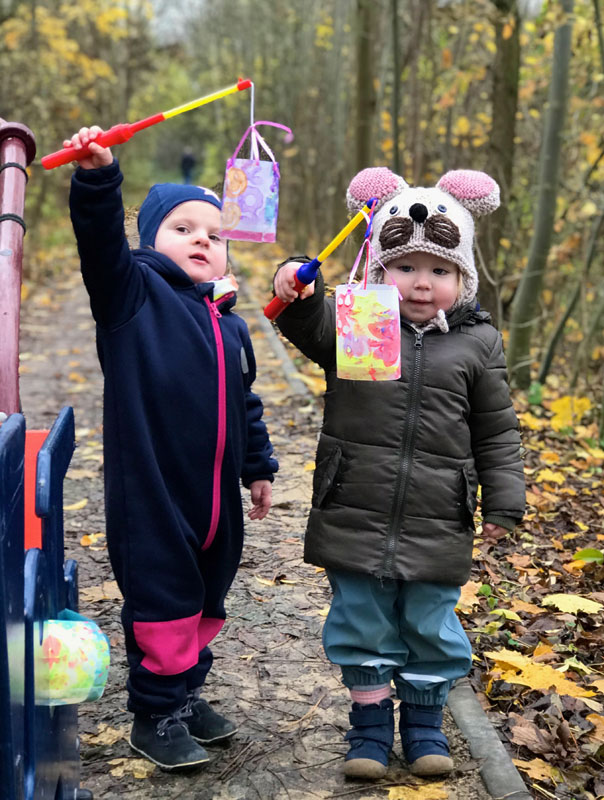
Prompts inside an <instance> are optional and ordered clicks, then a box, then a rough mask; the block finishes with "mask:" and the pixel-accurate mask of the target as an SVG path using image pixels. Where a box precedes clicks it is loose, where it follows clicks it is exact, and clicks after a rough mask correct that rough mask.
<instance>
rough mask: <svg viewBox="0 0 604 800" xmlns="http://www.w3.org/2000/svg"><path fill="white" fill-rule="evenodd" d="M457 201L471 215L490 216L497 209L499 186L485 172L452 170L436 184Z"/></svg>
mask: <svg viewBox="0 0 604 800" xmlns="http://www.w3.org/2000/svg"><path fill="white" fill-rule="evenodd" d="M436 185H437V187H438V188H439V189H442V190H443V191H444V192H447V193H448V194H450V195H453V197H454V198H455V199H456V200H458V201H459V202H460V203H461V204H462V206H464V207H465V208H467V209H468V211H469V212H470V213H471V214H474V215H475V216H480V215H481V214H490V213H491V211H495V209H496V208H498V207H499V185H498V184H497V182H496V181H494V180H493V178H491V177H490V175H487V174H486V172H479V171H478V170H473V169H454V170H451V171H450V172H446V173H445V174H444V175H443V176H442V178H441V179H440V180H439V182H438V183H437V184H436Z"/></svg>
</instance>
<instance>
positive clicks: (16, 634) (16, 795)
mask: <svg viewBox="0 0 604 800" xmlns="http://www.w3.org/2000/svg"><path fill="white" fill-rule="evenodd" d="M74 446H75V434H74V419H73V410H72V409H71V408H68V407H66V408H64V409H62V411H61V412H60V414H59V415H58V417H57V419H56V421H55V423H54V425H53V427H52V429H51V431H50V433H49V434H48V436H47V438H46V440H45V442H44V444H43V446H42V448H41V450H40V453H39V455H38V463H37V473H36V513H37V514H38V516H40V517H41V518H42V549H37V548H34V549H31V550H28V551H27V552H24V547H23V542H24V530H23V525H24V505H23V491H24V452H25V420H24V418H23V416H22V415H21V414H16V413H15V414H11V415H10V416H9V417H8V420H7V421H6V422H5V423H4V424H3V425H2V426H0V719H1V720H2V724H1V725H0V800H47V798H48V800H67V799H68V798H69V800H90V798H92V794H91V793H90V792H89V791H88V790H86V789H81V788H80V786H79V772H80V757H79V740H78V735H77V706H75V705H65V706H42V705H36V701H35V694H34V637H40V640H41V639H42V636H43V630H44V620H47V619H56V618H57V617H58V615H59V613H60V612H61V611H62V610H63V609H70V610H72V611H77V597H78V588H77V564H76V562H75V561H73V560H70V561H67V562H66V563H64V551H63V479H64V477H65V473H66V472H67V468H68V466H69V462H70V460H71V456H72V454H73V450H74Z"/></svg>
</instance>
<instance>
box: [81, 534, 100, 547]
mask: <svg viewBox="0 0 604 800" xmlns="http://www.w3.org/2000/svg"><path fill="white" fill-rule="evenodd" d="M104 538H105V534H104V533H85V534H84V536H82V538H81V539H80V544H81V545H82V547H90V545H91V544H96V542H97V541H98V540H99V539H104Z"/></svg>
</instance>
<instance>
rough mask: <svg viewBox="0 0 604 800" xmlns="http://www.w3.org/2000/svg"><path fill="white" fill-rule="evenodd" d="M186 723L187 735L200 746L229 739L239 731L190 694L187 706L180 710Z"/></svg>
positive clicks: (208, 705)
mask: <svg viewBox="0 0 604 800" xmlns="http://www.w3.org/2000/svg"><path fill="white" fill-rule="evenodd" d="M181 714H182V716H183V718H185V719H186V721H187V727H188V728H189V733H190V734H191V736H192V737H193V739H195V740H196V741H198V742H201V743H202V744H217V743H218V742H223V741H225V740H226V739H229V738H230V737H231V736H233V735H234V734H235V733H237V731H238V730H239V729H238V727H237V725H235V723H234V722H231V720H230V719H227V718H226V717H223V716H222V715H221V714H218V713H217V712H216V711H214V709H213V708H212V707H211V706H210V704H209V703H207V702H206V701H205V700H202V699H201V697H199V695H198V694H197V693H191V694H190V695H189V699H188V700H187V704H186V705H185V706H184V708H182V709H181Z"/></svg>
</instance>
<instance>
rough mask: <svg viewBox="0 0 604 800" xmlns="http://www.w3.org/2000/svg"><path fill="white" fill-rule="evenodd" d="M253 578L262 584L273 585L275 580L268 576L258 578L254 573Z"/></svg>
mask: <svg viewBox="0 0 604 800" xmlns="http://www.w3.org/2000/svg"><path fill="white" fill-rule="evenodd" d="M254 578H256V580H257V581H258V583H261V584H262V585H263V586H274V585H275V581H271V580H270V579H269V578H259V577H258V576H257V575H254Z"/></svg>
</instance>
